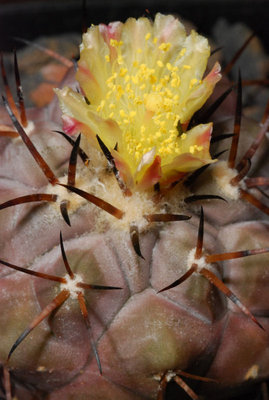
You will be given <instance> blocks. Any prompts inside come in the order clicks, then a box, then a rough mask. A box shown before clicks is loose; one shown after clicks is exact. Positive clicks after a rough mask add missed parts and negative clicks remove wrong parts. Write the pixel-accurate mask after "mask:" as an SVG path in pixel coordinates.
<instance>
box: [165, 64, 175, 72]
mask: <svg viewBox="0 0 269 400" xmlns="http://www.w3.org/2000/svg"><path fill="white" fill-rule="evenodd" d="M166 68H167V69H168V71H172V69H173V67H172V64H171V63H167V64H166Z"/></svg>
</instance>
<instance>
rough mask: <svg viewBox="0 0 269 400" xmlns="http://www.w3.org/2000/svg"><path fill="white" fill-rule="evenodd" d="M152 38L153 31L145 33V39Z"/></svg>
mask: <svg viewBox="0 0 269 400" xmlns="http://www.w3.org/2000/svg"><path fill="white" fill-rule="evenodd" d="M150 38H151V33H150V32H148V33H147V34H146V35H145V40H149V39H150Z"/></svg>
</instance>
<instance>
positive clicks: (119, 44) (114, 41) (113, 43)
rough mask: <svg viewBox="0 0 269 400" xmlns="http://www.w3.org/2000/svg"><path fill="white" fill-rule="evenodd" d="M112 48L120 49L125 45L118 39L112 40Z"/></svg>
mask: <svg viewBox="0 0 269 400" xmlns="http://www.w3.org/2000/svg"><path fill="white" fill-rule="evenodd" d="M109 43H110V46H112V47H119V46H122V45H123V41H122V40H121V41H120V42H119V41H118V40H116V39H110V42H109Z"/></svg>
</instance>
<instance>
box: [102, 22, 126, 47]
mask: <svg viewBox="0 0 269 400" xmlns="http://www.w3.org/2000/svg"><path fill="white" fill-rule="evenodd" d="M122 25H123V24H122V22H120V21H115V22H110V23H109V24H108V25H105V24H100V25H99V31H100V33H101V35H102V36H103V38H104V41H105V42H106V44H107V45H110V39H114V40H119V39H120V36H121V30H122Z"/></svg>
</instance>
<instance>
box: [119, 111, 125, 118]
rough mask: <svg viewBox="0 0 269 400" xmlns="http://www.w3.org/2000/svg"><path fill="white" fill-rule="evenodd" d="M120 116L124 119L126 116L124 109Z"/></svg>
mask: <svg viewBox="0 0 269 400" xmlns="http://www.w3.org/2000/svg"><path fill="white" fill-rule="evenodd" d="M120 116H121V117H122V118H123V117H125V116H126V114H125V111H124V110H122V109H121V110H120Z"/></svg>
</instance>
